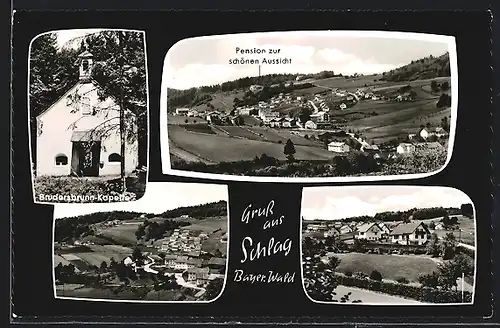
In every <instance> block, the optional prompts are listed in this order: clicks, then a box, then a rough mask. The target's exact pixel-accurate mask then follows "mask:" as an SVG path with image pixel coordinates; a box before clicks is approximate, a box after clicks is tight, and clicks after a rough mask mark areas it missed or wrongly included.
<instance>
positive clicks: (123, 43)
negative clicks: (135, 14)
mask: <svg viewBox="0 0 500 328" xmlns="http://www.w3.org/2000/svg"><path fill="white" fill-rule="evenodd" d="M28 88H29V115H30V121H29V125H30V129H29V131H30V138H31V143H30V150H31V161H32V171H33V190H34V199H35V202H37V203H49V204H53V203H102V202H126V201H134V200H137V199H139V198H140V197H142V195H143V194H144V192H145V188H146V180H147V159H148V139H147V138H148V136H147V129H148V101H147V93H148V91H147V73H146V48H145V38H144V32H140V31H126V30H94V29H92V30H61V31H54V32H48V33H44V34H40V35H38V36H36V37H35V38H34V39H33V40H32V41H31V44H30V49H29V83H28Z"/></svg>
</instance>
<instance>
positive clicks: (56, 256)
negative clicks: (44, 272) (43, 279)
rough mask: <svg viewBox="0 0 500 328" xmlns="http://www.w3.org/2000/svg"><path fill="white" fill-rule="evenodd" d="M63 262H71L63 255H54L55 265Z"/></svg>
mask: <svg viewBox="0 0 500 328" xmlns="http://www.w3.org/2000/svg"><path fill="white" fill-rule="evenodd" d="M59 263H61V264H62V265H68V264H71V262H70V261H68V260H66V259H65V258H64V257H62V256H61V255H54V266H57V265H59Z"/></svg>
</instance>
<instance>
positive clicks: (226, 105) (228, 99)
mask: <svg viewBox="0 0 500 328" xmlns="http://www.w3.org/2000/svg"><path fill="white" fill-rule="evenodd" d="M244 95H245V92H244V91H231V92H217V93H215V94H213V95H212V98H213V99H212V100H211V101H210V102H209V103H210V104H212V105H213V107H214V108H217V109H218V110H222V111H225V112H230V111H231V110H232V109H233V103H234V98H239V99H243V96H244ZM193 108H194V109H196V110H200V109H202V110H207V109H208V108H207V105H206V104H201V105H198V106H195V107H193Z"/></svg>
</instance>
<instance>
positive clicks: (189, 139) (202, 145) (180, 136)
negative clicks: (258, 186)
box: [169, 126, 335, 162]
mask: <svg viewBox="0 0 500 328" xmlns="http://www.w3.org/2000/svg"><path fill="white" fill-rule="evenodd" d="M253 129H254V128H253ZM254 131H255V130H254ZM257 131H259V132H260V133H262V134H263V135H265V137H269V138H276V134H271V133H268V132H264V131H263V130H257ZM278 137H279V136H278ZM169 138H170V139H172V141H173V143H174V144H175V146H176V147H175V148H180V149H181V150H184V151H188V152H189V153H190V154H191V155H195V156H197V157H199V158H201V159H205V160H207V161H208V162H233V161H241V160H253V159H254V158H255V156H261V155H262V154H266V155H268V156H272V157H276V158H278V159H281V160H285V159H286V157H285V155H284V154H283V149H284V144H278V143H273V142H264V141H257V140H248V139H237V138H230V137H224V136H219V135H203V136H201V135H200V134H196V133H191V132H188V131H186V130H184V129H179V128H176V127H174V126H170V127H169ZM276 139H278V138H276ZM276 139H275V140H276ZM279 139H280V140H285V141H286V139H285V138H279ZM295 149H296V154H295V158H296V159H299V160H301V159H302V160H311V159H330V158H333V157H334V156H335V155H334V154H333V153H332V152H329V151H327V150H326V149H322V148H318V147H308V146H302V145H295ZM174 154H175V155H177V154H176V153H175V150H174Z"/></svg>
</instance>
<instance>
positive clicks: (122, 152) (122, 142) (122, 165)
mask: <svg viewBox="0 0 500 328" xmlns="http://www.w3.org/2000/svg"><path fill="white" fill-rule="evenodd" d="M118 43H119V45H120V46H121V45H122V44H123V42H122V33H121V32H120V31H119V32H118ZM120 59H121V60H120V65H119V67H120V68H119V69H120V155H121V162H120V178H121V183H122V193H125V191H126V190H127V183H126V179H125V117H124V116H125V109H124V108H123V69H124V67H123V66H124V63H123V59H122V57H120Z"/></svg>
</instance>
